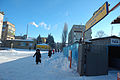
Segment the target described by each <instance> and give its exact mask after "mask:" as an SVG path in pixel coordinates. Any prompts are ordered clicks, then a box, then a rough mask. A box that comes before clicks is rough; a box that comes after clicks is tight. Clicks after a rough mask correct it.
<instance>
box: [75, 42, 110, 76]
mask: <svg viewBox="0 0 120 80" xmlns="http://www.w3.org/2000/svg"><path fill="white" fill-rule="evenodd" d="M77 69H78V70H77V71H78V73H79V74H80V75H88V76H93V75H104V74H108V55H107V47H106V46H105V45H92V44H87V45H86V44H82V45H80V46H79V53H78V68H77Z"/></svg>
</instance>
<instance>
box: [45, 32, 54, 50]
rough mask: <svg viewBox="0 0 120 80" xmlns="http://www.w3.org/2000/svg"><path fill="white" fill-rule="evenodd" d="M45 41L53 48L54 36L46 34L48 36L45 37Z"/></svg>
mask: <svg viewBox="0 0 120 80" xmlns="http://www.w3.org/2000/svg"><path fill="white" fill-rule="evenodd" d="M46 43H47V44H48V45H50V46H51V48H55V42H54V38H53V36H52V35H51V34H48V38H47V39H46Z"/></svg>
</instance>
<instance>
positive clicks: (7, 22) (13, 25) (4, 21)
mask: <svg viewBox="0 0 120 80" xmlns="http://www.w3.org/2000/svg"><path fill="white" fill-rule="evenodd" d="M4 23H6V24H10V25H12V26H13V27H15V25H14V24H12V23H10V22H8V21H4V22H3V24H4Z"/></svg>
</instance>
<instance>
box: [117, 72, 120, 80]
mask: <svg viewBox="0 0 120 80" xmlns="http://www.w3.org/2000/svg"><path fill="white" fill-rule="evenodd" d="M117 80H120V74H119V72H118V73H117Z"/></svg>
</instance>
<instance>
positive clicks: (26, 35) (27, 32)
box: [26, 24, 28, 38]
mask: <svg viewBox="0 0 120 80" xmlns="http://www.w3.org/2000/svg"><path fill="white" fill-rule="evenodd" d="M26 36H27V38H28V24H27V31H26Z"/></svg>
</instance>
